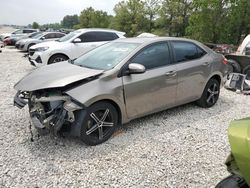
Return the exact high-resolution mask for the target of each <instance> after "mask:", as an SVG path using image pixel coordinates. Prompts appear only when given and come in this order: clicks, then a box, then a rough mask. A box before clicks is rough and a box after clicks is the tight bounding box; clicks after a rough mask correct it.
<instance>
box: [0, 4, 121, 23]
mask: <svg viewBox="0 0 250 188" xmlns="http://www.w3.org/2000/svg"><path fill="white" fill-rule="evenodd" d="M120 1H121V0H0V4H1V7H0V8H1V9H0V24H16V25H28V24H31V23H33V22H34V21H36V22H38V23H39V24H45V23H55V22H60V21H61V20H62V19H63V17H64V16H65V15H72V14H78V15H79V14H80V12H81V10H83V9H85V8H87V7H90V6H92V7H93V8H94V9H96V10H104V11H107V12H108V13H109V14H114V12H113V8H114V6H115V5H116V4H117V3H118V2H120Z"/></svg>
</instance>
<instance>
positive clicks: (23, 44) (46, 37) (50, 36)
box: [17, 32, 66, 52]
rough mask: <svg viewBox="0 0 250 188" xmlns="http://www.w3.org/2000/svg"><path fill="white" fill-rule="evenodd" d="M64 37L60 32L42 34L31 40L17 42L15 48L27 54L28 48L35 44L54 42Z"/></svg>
mask: <svg viewBox="0 0 250 188" xmlns="http://www.w3.org/2000/svg"><path fill="white" fill-rule="evenodd" d="M65 35H66V34H65V33H61V32H43V33H41V34H39V35H36V36H34V37H33V38H27V39H22V40H20V41H18V45H17V47H18V49H19V50H21V51H25V52H27V51H28V50H29V48H30V47H31V46H33V45H35V44H38V43H41V42H47V41H54V40H57V39H59V38H61V37H63V36H65Z"/></svg>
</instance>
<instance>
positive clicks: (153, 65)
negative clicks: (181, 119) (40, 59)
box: [14, 37, 228, 145]
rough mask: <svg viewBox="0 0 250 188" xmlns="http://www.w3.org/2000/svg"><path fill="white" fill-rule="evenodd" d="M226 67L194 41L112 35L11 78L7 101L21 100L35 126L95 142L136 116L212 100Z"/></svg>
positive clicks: (208, 103) (210, 103)
mask: <svg viewBox="0 0 250 188" xmlns="http://www.w3.org/2000/svg"><path fill="white" fill-rule="evenodd" d="M227 73H228V67H227V60H226V59H225V58H224V57H223V56H222V55H220V54H217V53H215V52H213V51H212V50H210V49H209V48H207V47H206V46H204V45H203V44H201V43H199V42H197V41H193V40H188V39H182V38H167V37H164V38H161V37H154V38H130V39H118V40H115V41H112V42H110V43H107V44H104V45H102V46H100V47H98V48H96V49H94V50H92V51H90V52H88V53H87V54H84V55H83V56H81V57H80V58H78V59H76V60H69V61H67V62H66V61H65V62H62V63H57V64H52V65H48V66H44V67H41V68H39V69H36V70H35V71H33V72H32V73H30V74H28V75H27V76H25V77H24V78H23V79H21V80H20V81H19V82H18V83H17V84H16V85H15V89H16V90H17V94H16V96H15V98H14V104H15V105H16V106H17V107H19V108H23V107H24V106H25V105H26V104H28V106H29V113H30V118H31V122H32V124H33V125H34V126H35V127H36V128H37V130H38V133H47V132H50V133H53V134H56V135H57V134H58V133H60V131H62V130H67V131H68V132H69V133H70V134H71V135H74V136H78V137H80V138H81V140H82V141H83V142H85V143H86V144H88V145H97V144H100V143H103V142H104V141H106V140H108V139H109V138H110V137H111V136H112V134H113V133H114V131H115V129H116V128H117V126H118V125H122V124H124V123H127V122H129V121H130V120H132V119H135V118H139V117H142V116H145V115H148V114H152V113H155V112H159V111H162V110H165V109H169V108H172V107H175V106H178V105H182V104H185V103H190V102H194V101H196V102H197V104H198V105H200V106H201V107H204V108H209V107H212V106H213V105H214V104H216V102H217V100H218V98H219V94H220V86H221V85H222V84H223V83H224V80H225V78H226V76H227ZM66 128H67V129H66Z"/></svg>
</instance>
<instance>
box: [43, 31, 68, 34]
mask: <svg viewBox="0 0 250 188" xmlns="http://www.w3.org/2000/svg"><path fill="white" fill-rule="evenodd" d="M49 33H60V34H65V33H62V32H59V31H46V32H42V33H41V34H43V35H46V34H49Z"/></svg>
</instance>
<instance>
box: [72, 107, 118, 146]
mask: <svg viewBox="0 0 250 188" xmlns="http://www.w3.org/2000/svg"><path fill="white" fill-rule="evenodd" d="M105 114H106V118H105V117H104V116H105ZM102 119H103V120H102ZM76 121H77V123H79V124H80V125H81V134H80V138H81V140H82V141H83V142H84V143H85V144H87V145H91V146H94V145H98V144H101V143H103V142H105V141H107V140H108V139H109V138H110V137H111V136H112V135H113V133H114V132H115V129H116V127H117V125H118V113H117V110H116V108H115V107H114V106H113V105H112V104H110V103H108V102H98V103H95V104H93V105H92V106H90V107H89V108H87V109H86V110H81V111H78V112H77V114H76ZM98 121H99V123H98ZM105 122H106V125H105Z"/></svg>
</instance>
